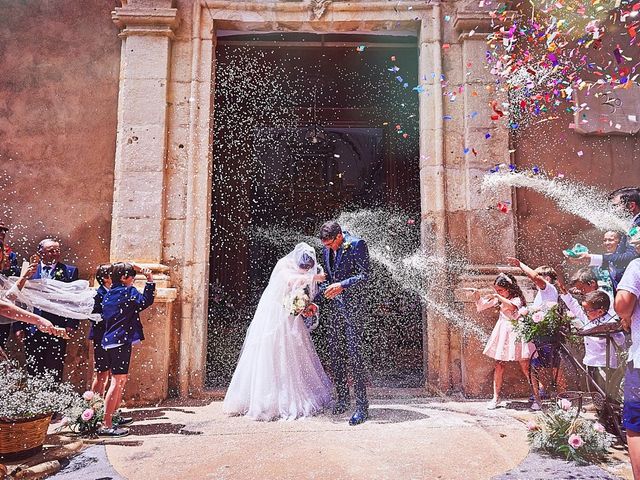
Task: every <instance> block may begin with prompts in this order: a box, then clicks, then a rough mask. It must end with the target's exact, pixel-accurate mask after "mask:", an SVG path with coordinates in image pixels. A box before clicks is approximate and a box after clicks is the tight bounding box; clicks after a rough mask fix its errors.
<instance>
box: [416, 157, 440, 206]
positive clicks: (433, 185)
mask: <svg viewBox="0 0 640 480" xmlns="http://www.w3.org/2000/svg"><path fill="white" fill-rule="evenodd" d="M443 175H444V169H443V168H442V167H423V168H421V169H420V190H421V191H422V192H423V194H422V198H421V199H420V204H421V211H422V212H423V213H425V212H434V211H435V212H442V211H444V209H445V205H444V203H443V192H442V189H441V180H440V177H442V176H443Z"/></svg>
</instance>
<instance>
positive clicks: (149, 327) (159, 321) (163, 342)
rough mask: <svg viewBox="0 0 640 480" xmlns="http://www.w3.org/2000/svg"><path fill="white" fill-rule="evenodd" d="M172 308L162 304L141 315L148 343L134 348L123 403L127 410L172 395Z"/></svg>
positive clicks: (155, 402) (156, 302) (145, 342)
mask: <svg viewBox="0 0 640 480" xmlns="http://www.w3.org/2000/svg"><path fill="white" fill-rule="evenodd" d="M171 306H172V304H171V303H170V302H169V303H164V302H159V301H158V300H156V301H155V302H154V304H153V305H152V306H151V307H149V308H148V309H147V310H145V311H144V312H142V313H141V314H140V319H141V321H142V325H143V328H144V334H145V340H144V341H143V342H142V343H141V344H139V345H134V346H133V352H132V355H131V368H130V372H129V381H128V382H127V387H126V389H125V394H124V400H125V402H126V404H127V406H142V405H154V404H158V403H159V402H161V401H162V400H165V399H166V398H167V397H168V394H169V383H168V379H169V355H168V354H167V352H168V351H169V348H170V342H171V338H172V336H173V335H175V333H174V332H173V331H172V329H171V310H172V308H171Z"/></svg>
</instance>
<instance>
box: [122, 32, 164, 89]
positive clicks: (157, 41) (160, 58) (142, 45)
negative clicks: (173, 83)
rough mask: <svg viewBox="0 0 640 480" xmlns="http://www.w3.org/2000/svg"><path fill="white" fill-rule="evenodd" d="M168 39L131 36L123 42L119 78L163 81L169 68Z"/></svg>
mask: <svg viewBox="0 0 640 480" xmlns="http://www.w3.org/2000/svg"><path fill="white" fill-rule="evenodd" d="M169 48H170V40H169V38H168V37H162V36H149V35H131V36H128V37H126V39H125V40H124V46H123V49H122V63H121V65H122V67H121V68H122V71H121V72H120V76H121V78H124V79H156V80H165V79H166V78H167V73H168V68H169Z"/></svg>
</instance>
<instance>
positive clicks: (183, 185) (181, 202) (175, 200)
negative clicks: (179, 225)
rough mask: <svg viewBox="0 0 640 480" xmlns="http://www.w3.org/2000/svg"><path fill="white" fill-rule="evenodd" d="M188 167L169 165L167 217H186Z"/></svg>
mask: <svg viewBox="0 0 640 480" xmlns="http://www.w3.org/2000/svg"><path fill="white" fill-rule="evenodd" d="M186 173H187V168H186V166H178V165H176V164H171V165H168V167H167V170H166V189H165V192H166V194H165V195H166V197H165V198H166V206H165V212H166V213H165V216H166V218H167V219H178V218H184V217H185V215H186V212H187V178H186Z"/></svg>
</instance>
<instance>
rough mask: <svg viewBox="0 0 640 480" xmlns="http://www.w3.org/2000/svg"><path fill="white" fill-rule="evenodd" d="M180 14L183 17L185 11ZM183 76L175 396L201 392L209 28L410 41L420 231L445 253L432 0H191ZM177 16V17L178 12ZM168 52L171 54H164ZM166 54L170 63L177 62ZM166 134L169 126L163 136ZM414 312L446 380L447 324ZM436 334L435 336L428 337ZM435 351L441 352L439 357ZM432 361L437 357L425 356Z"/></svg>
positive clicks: (436, 13)
mask: <svg viewBox="0 0 640 480" xmlns="http://www.w3.org/2000/svg"><path fill="white" fill-rule="evenodd" d="M185 17H186V18H188V15H185ZM190 17H191V41H190V46H191V48H190V50H191V81H190V84H189V111H188V118H187V119H185V120H186V121H187V124H188V132H187V161H186V163H187V165H186V167H187V168H186V170H187V172H186V179H187V185H186V215H185V229H184V262H183V265H182V278H181V290H182V292H181V297H182V298H181V299H182V303H181V309H182V311H181V322H180V324H181V328H180V344H179V353H178V357H179V358H178V360H179V375H178V379H179V390H180V394H181V395H182V396H187V395H190V394H193V393H196V392H198V391H201V390H202V389H203V386H204V379H205V376H206V347H207V317H208V293H209V292H208V288H207V285H208V281H209V249H210V228H211V222H210V216H211V189H212V187H214V185H213V184H212V165H213V164H212V162H213V156H212V150H213V145H214V143H215V138H213V134H212V133H211V119H212V116H213V112H214V108H215V105H214V103H213V102H214V98H215V91H214V89H215V82H214V79H215V50H216V45H217V38H218V37H217V32H218V31H223V30H226V31H235V32H247V33H250V32H256V33H267V32H280V31H291V32H309V33H337V34H339V33H349V32H357V33H359V34H373V35H380V34H384V33H397V32H406V33H411V34H414V35H417V38H418V75H419V78H421V79H423V80H422V81H421V84H422V85H423V87H424V89H425V92H427V95H420V102H419V129H420V142H419V145H420V148H419V152H420V160H419V161H420V197H421V213H422V224H421V225H422V226H421V228H422V237H423V238H425V234H426V233H429V234H430V235H434V234H435V236H434V238H435V244H434V248H435V249H436V251H437V252H440V253H441V254H444V252H445V243H446V232H447V225H446V215H445V205H446V197H445V195H446V191H445V172H444V170H445V167H444V147H443V145H444V128H443V115H442V112H443V105H442V85H441V82H440V76H441V73H442V63H441V49H442V40H441V39H442V32H441V30H442V28H441V20H440V19H441V6H440V3H439V2H434V3H430V4H426V3H424V2H403V8H402V10H400V9H397V8H395V4H394V3H393V2H387V1H368V2H345V3H342V2H335V3H328V4H325V2H317V1H316V2H310V3H307V2H264V3H263V2H260V3H257V2H255V3H254V2H246V1H239V2H227V1H217V0H216V1H214V0H196V1H195V2H194V3H193V9H192V12H191V15H190ZM186 18H185V19H186ZM173 57H175V55H173ZM177 62H178V60H177V59H176V58H173V59H172V64H173V65H172V70H173V68H177V66H176V63H177ZM169 136H171V132H170V133H169ZM428 316H429V315H427V314H426V313H425V315H423V318H424V321H423V349H424V351H423V370H424V372H425V378H426V379H427V382H429V378H430V377H432V378H433V375H431V371H432V369H430V368H429V367H432V368H435V369H437V378H448V377H449V375H448V369H449V367H448V363H449V362H448V358H447V357H448V353H446V352H448V348H449V347H448V345H444V344H441V343H440V342H436V345H434V347H435V348H431V344H432V340H433V339H434V338H438V337H439V336H442V332H441V330H442V329H443V328H444V329H446V326H442V327H438V326H437V325H435V324H434V327H433V328H431V329H430V328H427V327H428V325H427V318H428ZM434 336H435V337H434ZM440 354H443V355H442V356H441V355H440ZM434 360H436V361H435V362H434Z"/></svg>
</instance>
